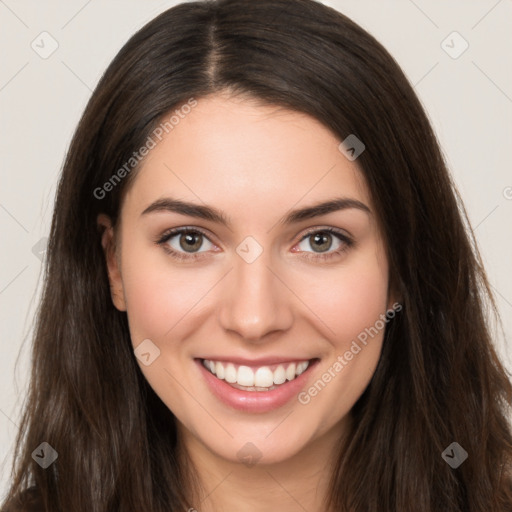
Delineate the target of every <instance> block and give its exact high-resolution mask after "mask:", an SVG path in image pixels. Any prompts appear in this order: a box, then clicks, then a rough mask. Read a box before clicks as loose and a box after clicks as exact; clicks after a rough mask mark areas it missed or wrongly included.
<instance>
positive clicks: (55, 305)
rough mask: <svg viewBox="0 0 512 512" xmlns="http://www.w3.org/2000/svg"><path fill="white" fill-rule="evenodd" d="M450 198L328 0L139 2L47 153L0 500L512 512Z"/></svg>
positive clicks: (373, 56) (384, 73)
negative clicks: (28, 361) (43, 264)
mask: <svg viewBox="0 0 512 512" xmlns="http://www.w3.org/2000/svg"><path fill="white" fill-rule="evenodd" d="M458 205H459V203H458V198H457V195H456V192H455V190H454V187H453V185H452V183H451V180H450V177H449V174H448V172H447V169H446V165H445V163H444V161H443V158H442V156H441V153H440V150H439V147H438V144H437V141H436V139H435V136H434V134H433V132H432V129H431V127H430V126H429V123H428V121H427V118H426V115H425V113H424V111H423V109H422V107H421V105H420V103H419V101H418V99H417V98H416V96H415V94H414V92H413V90H412V88H411V86H410V84H409V83H408V82H407V80H406V78H405V77H404V75H403V73H402V71H401V70H400V69H399V67H398V65H397V64H396V63H395V61H394V60H393V59H392V57H391V56H390V55H389V54H388V53H387V51H386V50H385V49H384V48H383V47H382V46H381V45H380V44H379V43H378V42H377V41H375V39H374V38H373V37H371V36H370V35H369V34H368V33H366V32H365V31H363V30H362V29H361V28H360V27H358V26H357V25H355V24H354V23H353V22H352V21H350V20H349V19H348V18H346V17H345V16H343V15H341V14H339V13H338V12H336V11H334V10H332V9H330V8H328V7H326V6H323V5H321V4H319V3H316V2H313V1H311V0H292V1H290V0H287V1H285V0H278V1H275V0H272V1H271V0H260V1H258V2H251V1H249V0H220V1H214V2H212V1H209V2H194V3H186V4H181V5H178V6H177V7H174V8H172V9H169V10H168V11H166V12H164V13H163V14H161V15H160V16H158V17H157V18H156V19H154V20H153V21H151V22H150V23H149V24H147V25H146V26H145V27H144V28H143V29H142V30H140V31H139V32H138V33H137V34H135V35H134V36H133V37H132V38H131V40H130V41H128V43H127V44H126V45H125V46H124V47H123V48H122V50H121V51H120V52H119V54H118V55H117V57H116V58H115V59H114V61H113V62H112V64H111V65H110V66H109V68H108V70H107V71H106V73H105V75H104V76H103V78H102V80H101V81H100V83H99V85H98V87H97V88H96V91H95V92H94V94H93V95H92V98H91V100H90V102H89V104H88V106H87V108H86V110H85V113H84V115H83V118H82V120H81V121H80V124H79V126H78V128H77V131H76V134H75V136H74V139H73V142H72V144H71V147H70V150H69V154H68V155H67V159H66V163H65V166H64V170H63V174H62V178H61V182H60V185H59V190H58V195H57V200H56V204H55V213H54V218H53V224H52V230H51V236H50V239H49V247H48V253H47V254H48V260H47V273H46V280H45V292H44V296H43V300H42V305H41V309H40V311H39V316H38V324H37V330H36V334H35V339H34V366H33V373H32V381H31V391H30V398H29V401H28V404H27V407H26V411H25V415H24V418H23V422H22V428H21V431H20V435H19V440H18V451H17V458H16V465H15V468H14V469H15V471H14V475H13V482H12V487H11V489H10V493H9V496H8V499H7V501H6V504H5V507H4V510H8V511H10V510H31V508H30V507H36V509H37V510H42V509H44V510H51V511H56V510H73V511H82V510H83V511H85V510H87V511H91V510H94V511H112V510H117V511H133V510H144V511H164V510H165V511H168V510H190V511H192V510H199V511H201V512H210V511H219V510H246V511H256V510H262V509H268V508H269V507H270V506H272V505H273V506H277V505H278V506H279V508H280V510H290V511H291V510H299V509H305V510H310V511H316V510H329V511H340V510H341V511H347V512H348V511H351V512H352V511H354V512H359V511H379V512H388V511H406V510H407V511H409V510H415V511H417V512H427V511H429V512H431V511H439V510H450V511H471V512H477V511H482V512H483V511H489V510H511V509H512V489H511V485H510V460H511V453H512V445H511V443H512V437H511V432H510V425H509V421H508V418H507V413H508V407H509V406H510V405H511V402H512V388H511V384H510V381H509V379H508V376H507V374H506V372H505V370H504V368H503V366H502V365H501V363H500V361H499V360H498V358H497V356H496V353H495V351H494V349H493V345H492V340H491V336H490V331H489V327H488V325H487V315H486V309H485V307H486V305H487V304H491V306H492V305H493V302H492V297H491V294H490V291H489V286H488V284H487V281H486V278H485V273H484V271H483V269H482V266H481V262H480V258H479V256H478V253H477V251H476V249H475V246H474V240H473V239H472V237H471V236H470V235H469V234H468V233H467V232H466V230H465V228H464V225H465V224H464V223H465V221H466V219H465V218H463V217H461V214H460V212H459V208H458ZM27 489H28V490H27ZM37 507H39V508H37Z"/></svg>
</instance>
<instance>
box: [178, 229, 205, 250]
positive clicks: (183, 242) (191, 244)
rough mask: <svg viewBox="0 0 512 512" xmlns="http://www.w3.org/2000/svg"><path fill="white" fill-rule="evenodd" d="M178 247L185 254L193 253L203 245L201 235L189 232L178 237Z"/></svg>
mask: <svg viewBox="0 0 512 512" xmlns="http://www.w3.org/2000/svg"><path fill="white" fill-rule="evenodd" d="M179 242H180V247H181V248H182V249H183V250H184V251H186V252H195V251H197V250H198V249H200V248H201V245H203V235H202V233H197V232H190V233H181V234H180V235H179Z"/></svg>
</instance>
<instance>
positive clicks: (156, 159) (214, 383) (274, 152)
mask: <svg viewBox="0 0 512 512" xmlns="http://www.w3.org/2000/svg"><path fill="white" fill-rule="evenodd" d="M339 144H340V140H339V139H338V138H337V137H335V136H334V135H333V134H332V133H331V132H330V131H329V130H328V129H327V128H325V127H324V126H323V125H322V124H320V123H319V122H318V121H316V120H315V119H313V118H311V117H309V116H307V115H304V114H300V113H297V112H293V111H289V110H285V109H280V108H277V107H275V108H272V107H269V106H261V105H259V104H257V103H256V102H254V101H250V100H247V99H245V100H241V99H233V98H230V97H227V96H221V95H216V96H210V97H208V98H204V99H200V100H198V103H197V106H196V107H195V108H193V109H192V110H191V112H190V113H188V114H187V115H186V116H184V117H183V118H182V119H180V121H179V124H177V125H175V126H174V128H173V129H172V130H171V131H169V133H168V134H166V135H165V137H163V138H162V140H161V141H160V142H159V143H158V144H157V145H156V147H154V148H153V149H152V150H151V151H150V153H149V154H148V155H147V157H146V159H145V161H144V162H143V165H142V167H141V168H140V170H139V171H138V174H137V175H136V177H135V179H134V180H133V182H132V183H131V184H130V188H129V189H128V192H127V194H126V196H125V199H124V201H123V204H122V209H121V215H120V223H119V224H118V226H117V227H116V229H117V233H116V237H115V238H116V244H115V250H110V249H109V248H112V247H113V245H112V242H113V230H112V229H107V230H106V231H105V233H104V236H103V244H104V247H105V249H106V254H107V262H108V269H109V277H110V282H111V283H110V284H111V289H112V297H113V301H114V303H115V305H116V307H117V308H118V309H120V310H122V311H126V312H127V316H128V320H129V326H130V332H131V339H132V344H133V347H134V350H135V354H136V356H137V362H138V364H139V365H140V368H141V370H142V372H143V374H144V376H145V377H146V379H147V380H148V382H149V384H150V385H151V386H152V388H153V389H154V391H155V392H156V393H157V395H158V396H159V397H160V398H161V399H162V401H163V402H164V403H165V404H166V405H167V406H168V407H169V409H170V410H171V411H172V412H173V413H174V415H175V417H176V423H177V426H178V429H179V431H181V432H182V433H184V435H185V436H186V437H188V438H189V439H190V440H193V441H194V442H196V443H199V444H201V445H202V446H203V447H205V448H206V449H207V450H208V451H209V452H210V453H212V454H215V455H216V456H218V457H222V458H223V459H225V460H228V461H233V462H242V461H243V459H244V457H246V456H254V457H258V458H259V457H261V459H260V461H261V463H269V464H270V463H276V462H280V461H281V462H282V461H285V460H287V459H290V458H291V457H293V456H294V455H297V454H298V453H299V452H300V451H301V450H304V449H306V448H307V447H308V446H311V445H313V444H314V443H315V442H316V441H318V440H319V439H321V438H322V436H326V435H328V434H329V433H332V432H333V431H336V430H337V429H338V430H340V429H341V428H342V426H343V425H344V422H345V421H346V419H347V417H348V415H349V412H350V409H351V408H352V406H353V405H354V403H355V402H356V401H357V399H358V398H359V397H360V396H361V394H362V393H363V391H364V390H365V388H366V387H367V385H368V383H369V381H370V379H371V377H372V375H373V373H374V371H375V368H376V365H377V362H378V359H379V356H380V352H381V347H382V340H383V333H384V328H383V325H385V322H383V319H384V318H385V317H384V314H385V313H386V311H387V310H388V309H389V308H390V307H391V304H392V301H391V299H390V297H389V294H388V263H387V260H386V254H385V247H384V244H383V241H382V238H381V236H380V233H379V229H378V222H377V220H378V219H377V218H376V217H375V212H374V208H373V206H372V202H371V198H370V195H369V192H368V190H367V186H366V184H365V181H364V179H363V176H362V174H361V172H360V170H359V169H358V167H357V160H356V161H353V162H352V161H349V160H348V159H347V158H345V156H344V155H343V154H342V153H341V152H340V150H339V149H338V146H339ZM323 203H326V204H327V205H326V206H325V207H323V208H322V207H318V206H319V205H320V204H323ZM99 223H100V224H102V225H103V226H105V227H108V226H109V220H108V218H106V217H104V216H100V217H99ZM204 360H206V362H203V361H204ZM209 361H213V362H211V363H210V362H209ZM205 365H206V366H208V367H209V369H208V370H207V369H206V368H205ZM306 366H307V368H306ZM212 369H213V371H215V372H216V374H217V375H214V374H213V373H212V372H211V370H212ZM228 381H231V382H228ZM283 418H284V420H283ZM278 425H279V426H278ZM277 426H278V427H277ZM276 427H277V428H276ZM248 443H252V444H248ZM244 450H245V451H244Z"/></svg>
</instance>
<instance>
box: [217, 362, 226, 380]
mask: <svg viewBox="0 0 512 512" xmlns="http://www.w3.org/2000/svg"><path fill="white" fill-rule="evenodd" d="M215 375H217V377H218V378H219V379H223V378H224V377H225V374H224V365H223V364H222V363H216V364H215Z"/></svg>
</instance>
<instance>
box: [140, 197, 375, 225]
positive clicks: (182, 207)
mask: <svg viewBox="0 0 512 512" xmlns="http://www.w3.org/2000/svg"><path fill="white" fill-rule="evenodd" d="M352 208H354V209H358V210H361V211H363V212H366V213H368V214H369V215H371V210H370V208H369V207H368V206H366V205H365V204H364V203H362V202H361V201H358V200H357V199H353V198H349V197H339V198H336V199H331V200H329V201H324V202H321V203H318V204H315V205H312V206H307V207H305V208H300V209H297V210H292V211H291V212H289V213H288V214H287V215H286V216H285V217H284V218H282V219H281V220H280V221H279V222H280V223H282V224H285V225H287V224H294V223H297V222H301V221H304V220H309V219H313V218H315V217H319V216H321V215H327V214H329V213H332V212H336V211H340V210H348V209H352ZM153 212H174V213H179V214H181V215H187V216H189V217H196V218H198V219H204V220H209V221H212V222H216V223H218V224H222V225H224V226H227V227H229V226H230V225H231V223H230V221H229V219H228V217H226V216H225V214H224V213H223V212H221V211H220V210H217V209H216V208H213V207H211V206H206V205H200V204H195V203H189V202H187V201H181V200H179V199H172V198H170V197H164V198H162V199H158V200H156V201H155V202H153V203H151V204H150V205H149V206H148V207H147V208H146V209H145V210H144V211H143V212H142V213H141V216H142V215H147V214H149V213H153Z"/></svg>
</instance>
